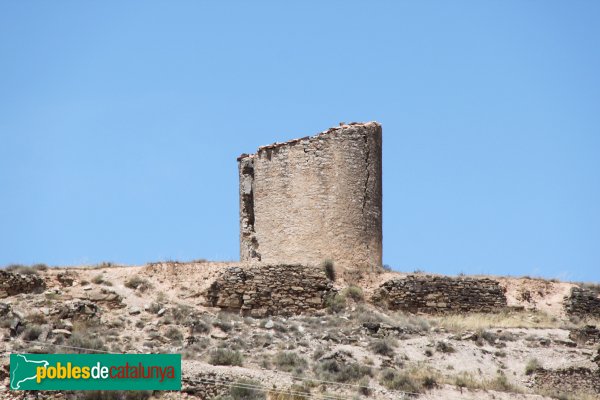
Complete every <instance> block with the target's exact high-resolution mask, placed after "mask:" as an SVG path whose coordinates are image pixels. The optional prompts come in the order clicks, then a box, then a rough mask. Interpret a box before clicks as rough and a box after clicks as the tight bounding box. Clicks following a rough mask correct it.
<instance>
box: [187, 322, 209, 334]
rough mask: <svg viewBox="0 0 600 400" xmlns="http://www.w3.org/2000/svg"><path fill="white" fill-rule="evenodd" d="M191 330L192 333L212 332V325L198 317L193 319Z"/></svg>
mask: <svg viewBox="0 0 600 400" xmlns="http://www.w3.org/2000/svg"><path fill="white" fill-rule="evenodd" d="M190 332H191V333H192V334H195V333H200V334H205V333H208V332H210V326H209V325H208V324H207V323H206V322H204V321H203V320H201V319H197V320H195V321H192V323H191V325H190Z"/></svg>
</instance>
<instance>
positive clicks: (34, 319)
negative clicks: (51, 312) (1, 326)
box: [25, 312, 47, 325]
mask: <svg viewBox="0 0 600 400" xmlns="http://www.w3.org/2000/svg"><path fill="white" fill-rule="evenodd" d="M25 319H26V320H27V322H31V323H32V324H38V325H42V324H45V323H46V322H47V321H46V316H45V315H44V314H42V313H41V312H33V313H31V314H28V315H27V317H25Z"/></svg>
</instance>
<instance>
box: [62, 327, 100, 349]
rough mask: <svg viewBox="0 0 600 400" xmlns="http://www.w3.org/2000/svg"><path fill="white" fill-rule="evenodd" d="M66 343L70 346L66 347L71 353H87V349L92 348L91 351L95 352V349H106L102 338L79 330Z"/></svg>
mask: <svg viewBox="0 0 600 400" xmlns="http://www.w3.org/2000/svg"><path fill="white" fill-rule="evenodd" d="M65 344H66V345H67V346H70V347H68V348H66V351H67V352H70V353H86V352H87V350H90V352H93V350H102V351H104V350H106V347H104V343H103V342H102V340H101V339H99V338H91V337H89V336H87V335H83V334H80V333H78V332H74V333H73V334H72V335H71V337H69V338H68V339H67V340H66V343H65Z"/></svg>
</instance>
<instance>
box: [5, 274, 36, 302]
mask: <svg viewBox="0 0 600 400" xmlns="http://www.w3.org/2000/svg"><path fill="white" fill-rule="evenodd" d="M45 289H46V283H45V282H44V280H43V279H42V278H40V277H39V276H37V275H24V274H18V273H14V272H9V271H4V270H0V298H2V297H8V296H14V295H15V294H19V293H41V292H43V291H44V290H45Z"/></svg>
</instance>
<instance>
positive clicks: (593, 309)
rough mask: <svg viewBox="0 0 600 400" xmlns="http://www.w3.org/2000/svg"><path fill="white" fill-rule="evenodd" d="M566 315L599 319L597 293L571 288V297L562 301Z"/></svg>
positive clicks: (599, 299)
mask: <svg viewBox="0 0 600 400" xmlns="http://www.w3.org/2000/svg"><path fill="white" fill-rule="evenodd" d="M564 307H565V311H566V312H567V314H570V315H579V316H595V317H600V297H598V293H596V292H594V291H592V290H589V289H585V288H580V287H573V288H572V289H571V295H570V296H569V297H567V298H566V299H565V301H564Z"/></svg>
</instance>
